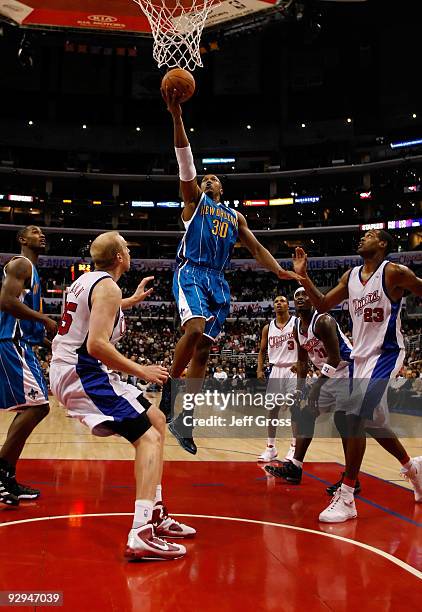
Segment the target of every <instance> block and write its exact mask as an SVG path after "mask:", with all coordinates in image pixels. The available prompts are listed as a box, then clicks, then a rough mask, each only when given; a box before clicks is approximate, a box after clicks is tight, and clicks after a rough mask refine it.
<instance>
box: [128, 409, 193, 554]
mask: <svg viewBox="0 0 422 612" xmlns="http://www.w3.org/2000/svg"><path fill="white" fill-rule="evenodd" d="M150 410H151V415H150V416H151V418H150V422H152V421H155V423H156V424H157V423H159V429H160V430H159V429H157V428H156V427H150V426H149V428H148V429H147V430H146V431H145V432H144V433H143V434H142V435H141V436H140V437H138V438H137V439H136V440H133V441H132V444H133V446H134V448H135V479H136V499H135V513H134V517H133V524H132V528H131V530H130V532H129V536H128V541H127V547H126V556H127V557H128V558H129V559H142V558H144V559H145V558H153V559H157V558H159V559H177V558H178V557H181V556H183V555H184V554H185V553H186V549H185V547H184V546H181V545H178V544H173V543H171V542H167V541H165V540H163V539H161V538H159V537H158V536H157V535H156V533H155V531H154V526H153V524H152V514H153V508H154V501H153V500H154V498H155V494H156V488H157V483H158V482H159V477H160V473H161V468H162V453H163V445H164V427H165V419H164V416H163V415H162V414H161V415H160V417H158V416H157V415H156V414H154V410H155V411H156V412H158V410H157V409H154V408H150ZM160 419H161V422H160Z"/></svg>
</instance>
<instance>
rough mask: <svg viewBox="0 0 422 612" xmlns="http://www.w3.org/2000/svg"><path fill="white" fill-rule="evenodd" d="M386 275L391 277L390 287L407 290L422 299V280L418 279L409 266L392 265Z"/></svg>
mask: <svg viewBox="0 0 422 612" xmlns="http://www.w3.org/2000/svg"><path fill="white" fill-rule="evenodd" d="M386 274H388V276H389V278H388V280H389V281H390V282H389V283H388V284H389V285H390V286H392V287H394V288H395V287H400V289H406V290H407V291H410V292H411V293H413V294H414V295H417V296H419V297H422V278H418V277H417V276H416V274H415V273H414V272H412V270H410V268H408V267H407V266H402V265H400V264H394V263H390V264H389V265H388V267H387V270H386Z"/></svg>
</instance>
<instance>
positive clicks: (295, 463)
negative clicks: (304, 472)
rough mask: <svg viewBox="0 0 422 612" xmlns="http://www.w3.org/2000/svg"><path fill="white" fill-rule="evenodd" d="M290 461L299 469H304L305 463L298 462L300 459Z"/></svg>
mask: <svg viewBox="0 0 422 612" xmlns="http://www.w3.org/2000/svg"><path fill="white" fill-rule="evenodd" d="M290 461H291V462H292V463H293V464H294V465H295V466H296V467H298V468H300V469H302V467H303V461H298V459H295V458H294V457H293V459H290Z"/></svg>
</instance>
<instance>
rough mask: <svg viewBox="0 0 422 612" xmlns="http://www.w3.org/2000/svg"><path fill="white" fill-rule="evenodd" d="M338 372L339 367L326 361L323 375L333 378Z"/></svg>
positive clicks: (322, 370) (322, 369) (322, 371)
mask: <svg viewBox="0 0 422 612" xmlns="http://www.w3.org/2000/svg"><path fill="white" fill-rule="evenodd" d="M336 372H337V368H334V367H333V366H330V365H328V363H324V365H323V366H322V368H321V374H323V376H326V377H327V378H333V376H335V373H336Z"/></svg>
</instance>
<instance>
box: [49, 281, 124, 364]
mask: <svg viewBox="0 0 422 612" xmlns="http://www.w3.org/2000/svg"><path fill="white" fill-rule="evenodd" d="M104 278H111V276H110V274H108V273H107V272H99V271H98V272H87V273H86V274H83V275H82V276H81V277H80V278H78V280H76V281H75V282H74V283H73V284H72V285H71V286H70V288H69V293H68V297H67V302H66V306H65V310H64V312H63V316H62V319H61V321H60V325H59V329H58V333H57V336H56V337H55V338H54V340H53V346H52V350H53V359H52V363H67V364H72V365H79V366H92V365H96V366H98V364H100V362H99V361H98V359H95V358H94V357H91V356H90V355H89V354H88V351H87V348H86V344H87V340H88V329H89V318H90V314H91V295H92V291H93V289H94V287H95V286H96V285H97V283H99V282H100V281H102V280H103V279H104ZM125 328H126V326H125V318H124V315H123V312H122V310H121V309H120V310H119V311H118V313H117V315H116V321H115V323H114V329H113V333H112V335H111V338H110V342H112V344H116V342H118V341H119V339H120V338H121V337H122V335H123V334H124V332H125Z"/></svg>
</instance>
